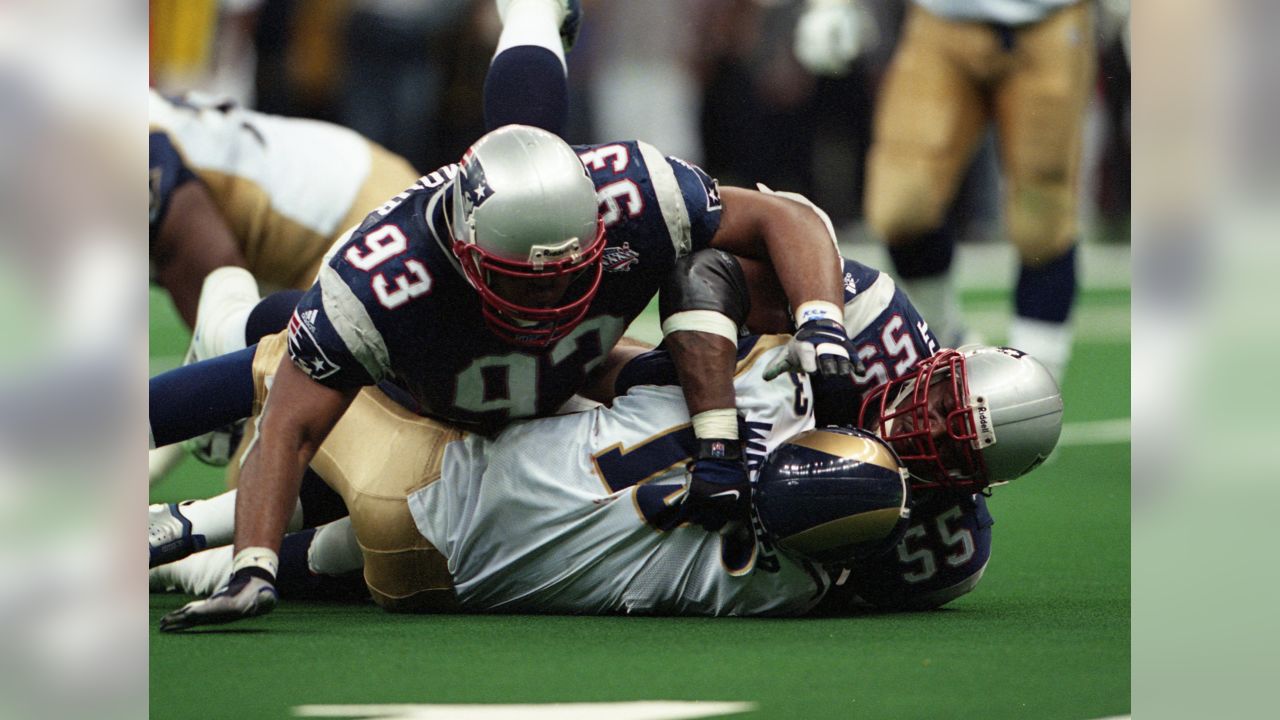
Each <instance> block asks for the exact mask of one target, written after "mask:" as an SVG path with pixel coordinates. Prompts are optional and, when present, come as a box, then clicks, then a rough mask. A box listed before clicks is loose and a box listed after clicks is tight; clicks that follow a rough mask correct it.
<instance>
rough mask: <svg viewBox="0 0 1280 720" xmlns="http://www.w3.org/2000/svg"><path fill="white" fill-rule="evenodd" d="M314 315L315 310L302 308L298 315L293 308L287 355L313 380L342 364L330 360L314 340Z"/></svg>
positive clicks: (331, 371) (320, 377) (324, 375)
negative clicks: (300, 313)
mask: <svg viewBox="0 0 1280 720" xmlns="http://www.w3.org/2000/svg"><path fill="white" fill-rule="evenodd" d="M316 315H317V311H316V310H304V311H303V313H302V315H301V316H299V314H298V312H297V311H296V310H295V311H294V313H293V317H291V318H289V356H290V357H291V358H293V363H294V364H295V365H297V366H298V368H299V369H301V370H302V371H303V372H305V373H306V374H307V375H309V376H310V377H311V378H312V379H313V380H320V379H323V378H327V377H329V376H330V375H332V374H334V373H336V372H338V371H339V370H341V369H342V366H341V365H338V364H337V363H335V362H334V361H332V360H330V359H329V356H328V355H326V354H325V352H324V350H322V349H321V348H320V343H319V342H317V341H316V335H315V321H316Z"/></svg>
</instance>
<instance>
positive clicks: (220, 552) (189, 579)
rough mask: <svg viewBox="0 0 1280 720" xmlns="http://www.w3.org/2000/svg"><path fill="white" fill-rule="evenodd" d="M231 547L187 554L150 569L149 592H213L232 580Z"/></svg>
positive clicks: (198, 594) (207, 594)
mask: <svg viewBox="0 0 1280 720" xmlns="http://www.w3.org/2000/svg"><path fill="white" fill-rule="evenodd" d="M233 557H234V555H233V549H232V547H231V546H230V545H224V546H223V547H217V548H212V549H210V550H205V551H203V552H198V553H196V554H194V555H189V556H187V557H185V558H183V559H181V560H179V561H177V562H172V563H169V564H167V565H161V566H159V567H154V568H151V572H150V573H148V581H149V584H150V586H151V592H182V593H187V594H188V595H196V596H198V597H207V596H209V595H212V594H213V592H214V591H215V590H217V589H218V588H220V587H222V585H223V584H225V583H226V582H227V581H228V580H230V579H231V562H232V558H233Z"/></svg>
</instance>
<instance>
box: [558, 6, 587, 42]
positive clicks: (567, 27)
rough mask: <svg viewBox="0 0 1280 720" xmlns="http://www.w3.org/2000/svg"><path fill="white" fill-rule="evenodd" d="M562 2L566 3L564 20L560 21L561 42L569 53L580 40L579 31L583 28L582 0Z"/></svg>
mask: <svg viewBox="0 0 1280 720" xmlns="http://www.w3.org/2000/svg"><path fill="white" fill-rule="evenodd" d="M561 4H562V5H564V20H562V21H560V43H561V44H562V45H564V51H565V52H566V53H568V52H569V50H571V49H572V48H573V44H574V43H575V42H577V41H578V31H579V30H581V29H582V0H561Z"/></svg>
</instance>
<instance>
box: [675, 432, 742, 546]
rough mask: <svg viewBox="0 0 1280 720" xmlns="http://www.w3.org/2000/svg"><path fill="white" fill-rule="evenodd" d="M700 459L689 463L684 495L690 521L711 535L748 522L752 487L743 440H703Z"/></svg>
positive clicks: (699, 452) (700, 447)
mask: <svg viewBox="0 0 1280 720" xmlns="http://www.w3.org/2000/svg"><path fill="white" fill-rule="evenodd" d="M698 442H699V451H698V458H697V459H696V460H694V461H693V462H691V463H689V465H688V467H687V468H686V470H687V471H688V473H689V487H688V490H687V492H686V493H685V496H684V504H685V507H686V508H687V509H688V517H689V520H690V521H691V522H693V523H696V524H698V525H701V526H702V527H703V529H705V530H707V531H708V532H717V531H719V530H720V528H722V527H724V526H725V524H726V523H729V522H736V521H744V520H746V519H747V513H748V512H749V511H750V507H751V484H750V481H749V480H748V477H747V466H746V464H744V463H743V461H742V443H741V441H739V440H699V441H698Z"/></svg>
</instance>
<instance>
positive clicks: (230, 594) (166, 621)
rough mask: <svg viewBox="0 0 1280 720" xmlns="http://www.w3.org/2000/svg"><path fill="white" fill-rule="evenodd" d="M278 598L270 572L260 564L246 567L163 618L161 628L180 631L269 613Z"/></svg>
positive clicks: (163, 630) (161, 629) (165, 630)
mask: <svg viewBox="0 0 1280 720" xmlns="http://www.w3.org/2000/svg"><path fill="white" fill-rule="evenodd" d="M278 600H279V596H278V595H277V594H276V587H275V585H274V584H273V579H272V578H271V577H270V575H269V573H267V572H266V571H265V570H262V569H261V568H256V567H253V568H243V569H241V570H238V571H236V573H235V574H234V575H232V576H231V580H230V581H228V582H227V584H226V585H225V586H224V587H222V589H220V590H218V591H217V592H215V593H214V594H212V595H210V596H209V597H207V598H205V599H204V600H196V601H194V602H189V603H187V604H186V605H183V606H182V607H180V608H178V609H177V610H174V611H173V612H171V613H169V614H168V615H165V616H164V617H162V618H160V632H176V631H178V630H186V629H188V628H192V627H195V626H197V625H221V624H223V623H229V622H235V621H236V620H243V619H244V618H251V617H257V616H258V615H266V614H267V613H269V612H271V611H272V609H274V608H275V606H276V602H277V601H278Z"/></svg>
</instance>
